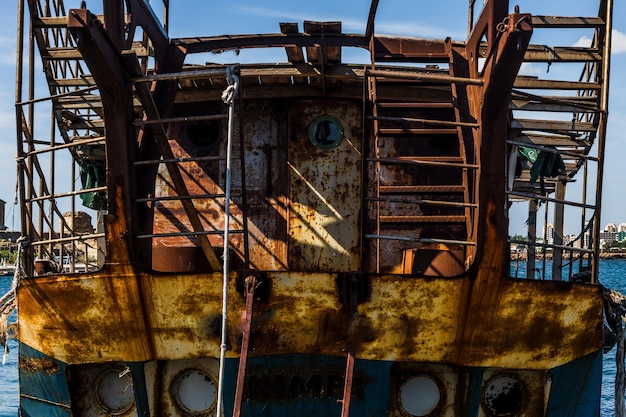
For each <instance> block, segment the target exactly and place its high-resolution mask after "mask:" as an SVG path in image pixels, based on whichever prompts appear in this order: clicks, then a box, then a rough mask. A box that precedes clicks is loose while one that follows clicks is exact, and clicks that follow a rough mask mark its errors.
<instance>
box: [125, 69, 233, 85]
mask: <svg viewBox="0 0 626 417" xmlns="http://www.w3.org/2000/svg"><path fill="white" fill-rule="evenodd" d="M217 76H221V77H226V69H225V68H214V69H202V70H195V71H193V70H192V71H179V72H173V73H160V74H145V75H139V76H137V77H131V78H129V79H128V81H129V82H132V83H137V82H144V81H145V82H151V81H165V80H188V79H194V78H204V77H217Z"/></svg>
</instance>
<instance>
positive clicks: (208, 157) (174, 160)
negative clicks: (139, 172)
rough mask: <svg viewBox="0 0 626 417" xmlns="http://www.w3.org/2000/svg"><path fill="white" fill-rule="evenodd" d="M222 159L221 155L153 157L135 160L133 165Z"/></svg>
mask: <svg viewBox="0 0 626 417" xmlns="http://www.w3.org/2000/svg"><path fill="white" fill-rule="evenodd" d="M222 159H224V158H223V157H221V156H217V155H211V156H195V157H191V158H172V159H153V160H151V161H147V160H143V161H136V162H133V165H135V166H141V165H159V164H163V163H167V162H175V163H181V162H198V161H221V160H222Z"/></svg>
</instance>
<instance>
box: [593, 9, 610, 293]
mask: <svg viewBox="0 0 626 417" xmlns="http://www.w3.org/2000/svg"><path fill="white" fill-rule="evenodd" d="M602 5H603V6H605V7H606V9H604V7H602V8H601V9H600V10H601V11H603V9H604V11H605V12H606V17H605V22H606V26H605V29H604V37H605V39H604V45H603V47H604V48H603V51H602V55H603V60H604V61H603V63H602V72H601V74H602V79H601V84H602V93H601V95H600V109H601V110H602V113H601V114H600V115H599V116H600V122H599V125H598V137H599V140H598V158H599V159H600V161H602V162H600V163H599V164H598V166H597V170H598V171H597V177H596V206H597V211H596V213H601V209H602V185H603V181H602V179H603V177H604V154H605V151H606V124H607V121H608V120H607V119H608V109H609V107H608V106H609V79H610V77H609V76H610V72H611V42H612V31H613V0H606V2H603V3H602ZM598 220H599V219H598ZM593 241H594V242H595V244H596V248H595V252H594V260H593V264H592V273H591V276H592V281H593V282H597V280H598V267H599V262H600V256H599V255H600V244H599V242H600V222H599V221H596V222H595V224H594V227H593Z"/></svg>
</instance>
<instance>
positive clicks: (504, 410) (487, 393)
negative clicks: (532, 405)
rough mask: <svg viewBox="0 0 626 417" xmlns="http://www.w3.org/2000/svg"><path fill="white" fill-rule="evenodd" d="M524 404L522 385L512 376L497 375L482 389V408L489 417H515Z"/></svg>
mask: <svg viewBox="0 0 626 417" xmlns="http://www.w3.org/2000/svg"><path fill="white" fill-rule="evenodd" d="M525 402H526V390H525V388H524V384H523V383H522V382H521V381H520V380H519V379H517V378H516V377H514V376H513V375H506V374H501V375H497V376H495V377H493V378H491V379H490V380H489V381H488V382H487V384H486V385H485V387H484V389H483V398H482V403H483V408H484V409H485V411H486V412H487V415H488V416H490V417H512V416H517V415H519V414H518V413H519V412H520V410H521V409H522V408H523V407H524V404H525Z"/></svg>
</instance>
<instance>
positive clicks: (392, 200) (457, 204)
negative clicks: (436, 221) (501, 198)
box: [365, 197, 478, 208]
mask: <svg viewBox="0 0 626 417" xmlns="http://www.w3.org/2000/svg"><path fill="white" fill-rule="evenodd" d="M365 200H367V201H378V202H382V203H401V204H416V205H429V206H442V207H464V208H477V207H478V204H476V203H463V202H460V201H458V202H457V201H442V200H423V199H418V200H410V199H408V200H407V199H406V198H384V197H365Z"/></svg>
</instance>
